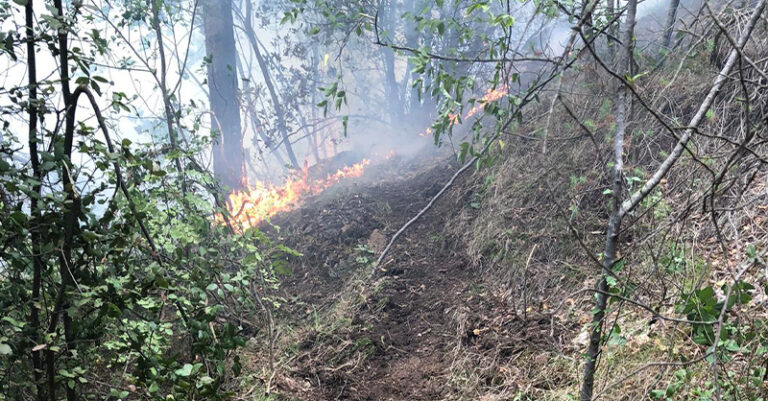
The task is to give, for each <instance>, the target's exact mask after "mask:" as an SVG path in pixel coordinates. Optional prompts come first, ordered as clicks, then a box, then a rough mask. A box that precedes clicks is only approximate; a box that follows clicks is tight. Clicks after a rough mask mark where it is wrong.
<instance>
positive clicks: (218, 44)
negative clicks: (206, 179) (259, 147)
mask: <svg viewBox="0 0 768 401" xmlns="http://www.w3.org/2000/svg"><path fill="white" fill-rule="evenodd" d="M203 10H204V12H203V24H204V30H205V49H206V53H207V54H208V56H209V57H211V60H210V64H209V65H208V86H209V88H210V89H209V92H208V97H209V100H210V102H211V112H212V113H213V117H212V118H211V128H212V129H214V130H216V131H218V133H219V137H218V140H217V141H216V142H215V144H214V147H213V167H214V174H215V175H216V177H217V178H218V179H219V180H220V181H221V183H222V184H223V185H224V186H225V187H228V188H230V189H238V188H241V187H242V186H243V184H244V182H243V181H244V180H243V178H244V177H243V174H244V171H245V166H244V162H243V159H244V156H243V134H242V128H241V125H240V101H239V95H238V86H237V73H236V68H237V67H236V66H237V49H236V47H235V33H234V25H233V20H232V0H206V1H205V3H204V7H203Z"/></svg>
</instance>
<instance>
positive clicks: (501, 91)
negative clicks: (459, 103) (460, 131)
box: [419, 85, 509, 137]
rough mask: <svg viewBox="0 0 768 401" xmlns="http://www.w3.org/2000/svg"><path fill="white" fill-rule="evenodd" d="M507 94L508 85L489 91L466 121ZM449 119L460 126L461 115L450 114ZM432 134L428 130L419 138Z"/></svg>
mask: <svg viewBox="0 0 768 401" xmlns="http://www.w3.org/2000/svg"><path fill="white" fill-rule="evenodd" d="M507 94H509V87H508V86H507V85H503V86H501V87H500V88H497V89H489V90H488V91H487V92H485V94H484V95H483V96H482V97H480V98H479V99H477V101H476V102H475V105H474V107H472V108H471V109H470V110H469V111H468V112H467V114H465V115H464V120H467V119H469V118H470V117H472V116H474V115H475V114H477V113H479V112H480V111H482V110H483V108H484V107H485V105H486V104H488V103H491V102H497V101H499V100H500V99H501V98H503V97H504V96H506V95H507ZM448 119H449V120H450V122H451V125H454V126H455V125H458V124H459V115H458V114H457V113H450V114H449V115H448ZM432 134H433V131H432V129H431V128H427V130H426V131H424V132H422V133H420V134H419V136H421V137H427V136H432Z"/></svg>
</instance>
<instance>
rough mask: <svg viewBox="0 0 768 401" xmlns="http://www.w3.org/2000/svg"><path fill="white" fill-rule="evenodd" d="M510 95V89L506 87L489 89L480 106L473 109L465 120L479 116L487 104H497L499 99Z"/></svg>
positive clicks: (480, 101)
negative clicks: (478, 113)
mask: <svg viewBox="0 0 768 401" xmlns="http://www.w3.org/2000/svg"><path fill="white" fill-rule="evenodd" d="M507 93H509V89H508V88H507V86H506V85H504V86H502V87H501V88H498V89H489V90H488V92H485V95H483V97H481V98H480V99H479V102H478V103H479V104H475V107H473V108H472V109H471V110H469V112H468V113H467V115H466V116H464V119H467V118H470V117H472V116H474V115H475V114H477V112H479V111H480V110H482V109H483V107H485V105H486V104H487V103H491V102H496V101H498V100H499V99H501V98H503V97H504V96H506V95H507Z"/></svg>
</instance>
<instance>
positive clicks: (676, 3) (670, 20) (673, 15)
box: [662, 0, 680, 51]
mask: <svg viewBox="0 0 768 401" xmlns="http://www.w3.org/2000/svg"><path fill="white" fill-rule="evenodd" d="M678 7H680V0H669V9H668V10H667V22H666V24H664V42H663V44H662V45H663V47H662V51H663V50H667V51H668V50H670V49H669V46H670V44H671V43H672V34H673V33H674V31H675V22H677V9H678Z"/></svg>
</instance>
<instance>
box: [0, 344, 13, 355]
mask: <svg viewBox="0 0 768 401" xmlns="http://www.w3.org/2000/svg"><path fill="white" fill-rule="evenodd" d="M12 353H13V350H12V349H11V346H10V345H8V344H3V343H0V355H11V354H12Z"/></svg>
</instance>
